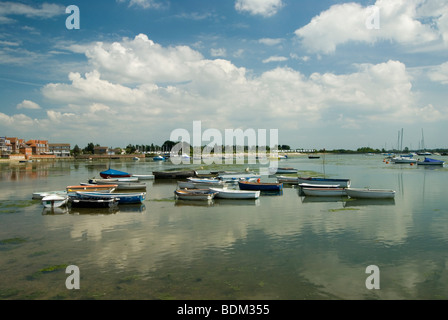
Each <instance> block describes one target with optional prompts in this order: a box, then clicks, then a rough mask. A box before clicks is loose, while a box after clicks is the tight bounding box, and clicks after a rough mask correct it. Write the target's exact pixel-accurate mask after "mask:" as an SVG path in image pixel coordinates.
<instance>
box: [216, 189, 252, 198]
mask: <svg viewBox="0 0 448 320" xmlns="http://www.w3.org/2000/svg"><path fill="white" fill-rule="evenodd" d="M210 190H212V191H214V192H217V194H216V195H215V198H221V199H258V198H259V197H260V190H233V189H219V188H210Z"/></svg>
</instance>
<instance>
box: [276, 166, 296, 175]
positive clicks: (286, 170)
mask: <svg viewBox="0 0 448 320" xmlns="http://www.w3.org/2000/svg"><path fill="white" fill-rule="evenodd" d="M297 171H298V170H297V169H295V168H277V167H270V168H269V173H270V174H285V173H297Z"/></svg>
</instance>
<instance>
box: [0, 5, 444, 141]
mask: <svg viewBox="0 0 448 320" xmlns="http://www.w3.org/2000/svg"><path fill="white" fill-rule="evenodd" d="M70 5H74V6H76V7H75V9H77V10H72V8H71V7H69V6H70ZM447 49H448V2H447V1H446V0H377V1H337V0H320V1H311V0H95V1H85V0H82V1H76V0H72V1H70V2H61V1H52V0H48V1H28V0H21V1H0V96H1V99H0V136H7V137H19V138H23V139H26V140H28V139H44V140H48V141H49V142H50V143H70V144H71V145H72V146H74V145H75V144H77V145H78V146H80V147H81V148H82V147H85V146H87V144H88V143H90V142H93V143H94V144H99V145H102V146H109V147H125V146H127V145H128V144H134V145H135V144H139V145H141V144H144V145H150V144H151V143H154V144H156V145H157V144H158V145H161V144H163V142H164V141H166V140H170V138H171V134H172V133H173V132H175V131H176V130H178V129H184V130H186V131H187V132H190V133H191V137H190V138H191V139H193V133H194V129H193V123H194V122H196V123H197V122H200V124H201V130H202V131H200V132H199V133H198V136H199V137H198V136H197V137H196V138H199V139H201V142H202V144H203V145H205V144H207V143H208V142H210V139H209V140H207V137H206V136H205V135H201V133H203V132H204V131H205V130H207V129H213V130H215V132H222V135H223V136H224V132H225V130H238V129H241V130H243V131H244V132H248V130H254V131H256V132H263V131H260V130H266V132H268V133H269V132H274V131H275V130H277V131H276V132H278V143H279V144H286V145H289V146H290V147H291V148H307V149H308V148H316V149H323V148H326V149H328V150H331V149H357V148H359V147H371V148H378V149H382V148H385V149H392V148H397V147H398V146H399V145H401V146H402V147H403V148H404V147H408V148H410V149H418V148H421V147H425V148H429V149H431V148H447V147H448V141H447V136H448V135H447V133H448V131H447V126H446V124H447V121H448V99H446V98H447V97H448V94H447V92H448V51H447ZM401 131H402V132H403V136H402V138H400V136H399V134H400V132H401ZM196 132H197V130H196ZM401 139H402V141H403V142H402V143H401V142H400V141H401ZM268 140H269V139H268ZM260 141H261V140H260Z"/></svg>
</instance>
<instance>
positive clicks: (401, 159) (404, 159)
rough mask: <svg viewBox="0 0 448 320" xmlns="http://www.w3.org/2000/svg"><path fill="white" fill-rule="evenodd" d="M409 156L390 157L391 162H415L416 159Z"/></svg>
mask: <svg viewBox="0 0 448 320" xmlns="http://www.w3.org/2000/svg"><path fill="white" fill-rule="evenodd" d="M411 157H412V156H411ZM411 157H408V156H399V157H393V158H392V159H391V161H392V162H393V163H417V160H416V159H412V158H411Z"/></svg>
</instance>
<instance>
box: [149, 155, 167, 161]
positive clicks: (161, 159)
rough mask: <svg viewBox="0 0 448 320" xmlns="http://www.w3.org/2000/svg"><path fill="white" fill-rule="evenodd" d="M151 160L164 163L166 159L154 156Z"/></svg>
mask: <svg viewBox="0 0 448 320" xmlns="http://www.w3.org/2000/svg"><path fill="white" fill-rule="evenodd" d="M152 160H154V161H165V160H166V158H165V157H162V156H155V157H153V158H152Z"/></svg>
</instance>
